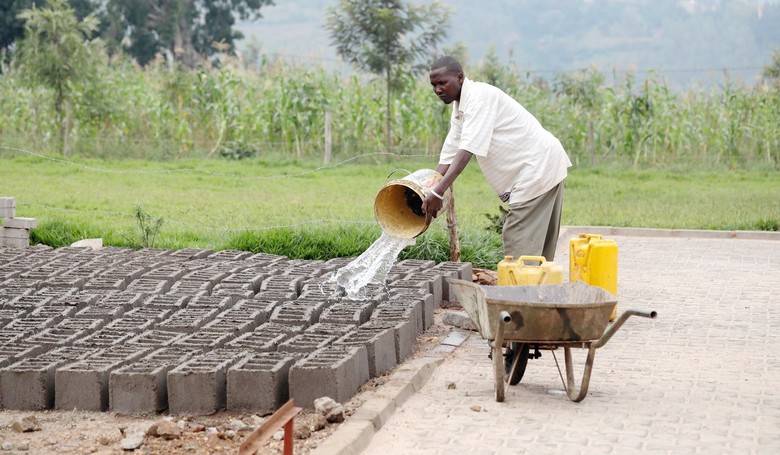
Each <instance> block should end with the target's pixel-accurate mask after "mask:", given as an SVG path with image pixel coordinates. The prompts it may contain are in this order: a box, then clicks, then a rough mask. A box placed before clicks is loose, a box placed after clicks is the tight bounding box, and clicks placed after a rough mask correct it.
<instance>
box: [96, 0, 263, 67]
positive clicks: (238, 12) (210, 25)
mask: <svg viewBox="0 0 780 455" xmlns="http://www.w3.org/2000/svg"><path fill="white" fill-rule="evenodd" d="M269 5H273V0H130V1H128V0H108V4H107V10H108V13H107V17H108V21H109V22H111V24H110V26H109V27H108V30H109V35H110V40H111V41H112V42H113V43H114V44H115V45H117V43H122V42H124V43H126V44H124V48H125V49H126V50H127V51H128V52H129V53H130V54H131V55H133V57H135V59H136V60H137V61H138V62H139V63H140V64H142V65H145V64H146V63H148V62H149V61H150V60H151V59H153V58H154V56H155V55H156V54H157V53H158V52H161V51H164V52H170V55H172V56H173V58H174V59H175V60H176V61H178V62H182V63H183V64H184V65H186V66H189V67H193V66H195V64H196V60H197V57H198V56H210V55H212V54H213V53H214V52H215V48H214V44H215V43H220V47H221V48H227V50H228V52H230V53H234V52H235V42H236V40H239V39H241V38H243V35H242V34H241V33H240V32H239V31H237V30H235V29H234V28H233V27H234V26H235V22H236V17H238V18H240V19H243V20H246V19H258V18H260V17H262V16H261V14H260V9H261V8H262V7H264V6H269Z"/></svg>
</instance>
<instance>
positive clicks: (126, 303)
mask: <svg viewBox="0 0 780 455" xmlns="http://www.w3.org/2000/svg"><path fill="white" fill-rule="evenodd" d="M144 298H145V296H144V295H143V294H139V293H133V292H117V293H116V294H111V295H107V296H105V297H103V298H102V299H100V300H98V301H97V302H96V304H98V305H114V306H121V307H123V308H124V309H125V310H129V309H131V308H136V307H139V306H141V305H142V304H143V302H144Z"/></svg>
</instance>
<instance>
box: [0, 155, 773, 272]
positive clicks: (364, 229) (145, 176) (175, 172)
mask: <svg viewBox="0 0 780 455" xmlns="http://www.w3.org/2000/svg"><path fill="white" fill-rule="evenodd" d="M433 164H434V161H433V159H432V160H431V161H430V162H425V161H412V160H395V161H392V162H386V163H371V164H352V163H350V164H348V165H344V166H340V167H335V168H328V169H323V170H317V169H316V168H317V164H312V163H295V162H289V161H288V162H273V163H272V162H266V161H261V160H245V161H240V162H236V161H224V160H179V161H169V162H152V161H97V160H83V159H82V160H78V165H73V164H68V163H62V162H52V161H47V160H44V159H41V158H32V157H16V158H5V159H0V195H9V196H15V197H16V198H17V216H28V217H35V218H37V219H38V220H39V227H38V228H37V229H35V230H34V231H33V238H34V240H35V241H36V242H39V243H45V244H48V245H52V246H61V245H67V244H70V243H71V242H73V241H76V240H78V239H81V238H85V237H103V239H104V243H106V244H109V245H118V246H138V245H140V243H141V239H140V232H139V229H138V227H137V220H136V218H135V211H136V208H137V207H138V206H141V207H142V208H143V210H144V211H145V212H147V213H148V214H150V215H151V216H154V217H162V218H163V220H164V222H163V225H162V228H161V230H160V234H159V237H158V239H157V242H156V246H159V247H166V248H182V247H188V246H197V247H209V248H217V249H223V248H238V249H245V250H252V251H265V252H270V253H277V254H285V255H288V256H291V257H301V258H328V257H335V256H352V255H356V254H359V253H360V252H362V251H363V250H364V249H365V248H366V247H367V246H368V245H370V243H371V242H372V241H373V240H374V239H375V238H376V237H377V236H378V235H379V229H378V228H377V226H376V224H375V223H374V220H373V212H372V206H373V197H374V194H375V193H376V191H377V190H378V189H379V188H380V187H381V185H382V183H383V182H384V181H385V179H386V178H387V175H388V173H390V171H392V170H394V169H400V168H403V169H417V168H421V167H431V166H433ZM401 172H402V171H401ZM778 195H780V178H778V173H777V172H776V171H730V172H726V171H718V172H689V171H662V170H647V171H629V170H625V169H608V168H597V169H585V170H582V169H575V170H572V172H571V174H570V176H569V178H568V180H567V184H566V192H565V203H564V213H563V223H564V224H568V225H611V226H643V227H662V228H663V227H665V228H693V229H729V230H731V229H747V230H754V229H755V230H777V229H778V224H780V198H778ZM456 204H457V211H458V212H457V214H458V220H459V225H460V228H461V234H462V237H463V255H464V259H465V260H471V261H472V262H475V263H476V264H479V265H482V266H489V265H494V264H495V262H496V261H497V260H498V259H499V258H500V256H501V241H500V238H499V236H498V235H496V234H494V233H490V232H488V230H487V229H486V228H487V226H488V224H489V220H488V219H487V217H486V216H485V214H487V213H497V212H498V205H499V201H498V199H497V198H496V197H495V195H493V194H492V192H491V190H490V188H489V187H488V185H487V183H486V182H485V181H484V178H483V177H482V175H481V173H480V172H479V169H478V167H477V166H476V165H475V163H472V164H471V165H470V166H469V168H467V170H466V171H465V173H464V175H463V176H461V178H459V180H458V182H457V184H456ZM447 242H448V241H447V237H446V233H445V231H444V227H443V223H442V222H441V221H439V222H437V223H436V225H435V226H434V227H433V228H432V229H430V230H429V232H428V233H427V234H426V235H425V236H424V237H423V238H421V239H419V240H418V242H417V245H415V246H413V247H410V248H408V249H407V250H405V252H404V256H405V257H429V258H433V259H438V260H444V259H446V257H447V251H448V250H447V248H448V247H447Z"/></svg>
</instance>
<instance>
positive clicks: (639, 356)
mask: <svg viewBox="0 0 780 455" xmlns="http://www.w3.org/2000/svg"><path fill="white" fill-rule="evenodd" d="M616 240H617V241H618V243H619V245H620V273H621V274H620V284H619V298H620V301H621V302H623V303H622V305H624V306H631V307H636V308H642V309H654V310H656V311H658V314H659V317H658V319H657V320H655V321H649V320H647V319H638V318H634V319H630V320H629V321H628V322H627V323H626V325H625V326H624V328H623V329H622V330H621V331H620V332H618V333H617V334H616V335H615V337H613V338H612V340H611V341H610V342H609V344H607V345H606V346H605V347H604V348H602V349H600V350H599V351H598V352H597V354H596V359H595V367H594V372H593V377H592V379H591V386H590V393H589V395H588V397H587V398H586V399H585V401H583V402H581V403H579V404H577V403H572V402H569V401H568V399H566V397H565V395H562V386H561V382H560V379H559V378H558V372H557V370H556V368H555V363H554V361H553V359H552V356H551V355H550V354H549V352H547V351H544V352H543V357H542V358H541V359H538V360H532V361H531V362H530V364H529V366H528V370H527V372H526V376H525V377H524V378H523V381H522V383H521V384H520V385H519V386H516V387H510V388H509V391H508V394H507V398H506V402H505V403H496V402H495V401H494V399H493V376H492V373H491V371H492V370H491V364H490V361H489V359H488V358H487V352H488V349H487V346H486V344H485V341H483V340H481V339H480V338H479V335H474V336H472V337H471V338H470V339H469V340H468V341H467V342H466V343H464V345H463V346H461V348H460V349H458V350H457V351H456V352H455V353H454V354H453V355H452V356H451V357H450V358H449V359H448V360H446V361H445V363H443V364H442V365H441V366H440V367H439V368H438V369H437V371H436V372H435V373H434V375H433V377H432V378H431V380H430V381H429V382H428V384H427V385H426V386H425V387H424V388H423V390H421V392H420V393H418V394H416V395H415V396H414V397H412V398H411V399H409V401H407V403H406V404H405V405H404V406H403V407H402V408H401V409H400V410H398V411H397V412H396V413H395V414H394V415H393V417H392V418H391V419H390V420H389V421H388V422H387V423H386V424H385V426H384V427H383V428H382V429H381V430H380V431H379V432H378V433H377V434H376V435H375V436H374V438H373V440H372V441H371V445H370V446H369V448H368V449H367V450H366V451H365V452H364V453H365V454H370V455H385V454H388V453H391V454H448V455H450V454H463V455H481V454H516V453H532V454H543V453H566V454H575V453H587V454H598V453H620V454H623V453H636V452H648V453H674V454H679V453H707V454H709V453H739V454H743V453H766V454H770V453H771V454H776V453H780V391H779V389H780V242H777V241H758V240H722V239H721V240H708V239H674V238H638V237H633V238H632V237H616ZM562 243H563V242H562ZM562 246H565V245H562ZM558 261H559V262H560V263H562V264H567V263H568V256H567V255H566V254H565V251H561V252H560V253H559V255H558ZM561 354H562V353H561ZM583 354H584V351H579V350H578V351H575V356H576V357H577V358H578V359H579V360H580V361H584V355H583ZM558 357H559V361H560V360H562V359H561V355H559V356H558ZM449 382H454V383H455V384H456V389H454V390H451V389H448V388H447V384H448V383H449ZM473 405H479V406H482V408H483V411H482V412H475V411H473V410H472V409H471V407H472V406H473Z"/></svg>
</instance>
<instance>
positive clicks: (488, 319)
mask: <svg viewBox="0 0 780 455" xmlns="http://www.w3.org/2000/svg"><path fill="white" fill-rule="evenodd" d="M449 283H450V289H451V290H452V291H453V292H454V294H455V299H456V300H457V301H458V302H459V303H460V304H461V306H462V307H463V309H464V310H466V312H467V313H468V314H469V317H471V319H472V321H474V323H475V325H476V326H477V328H478V329H479V332H480V334H481V335H482V337H483V338H485V339H488V340H494V339H495V336H496V333H497V331H498V324H499V323H500V321H501V318H500V316H499V315H500V313H501V312H502V311H506V312H508V313H509V314H510V315H511V316H512V320H511V321H510V322H508V323H506V324H505V326H504V336H503V338H504V340H507V341H522V342H545V341H547V342H577V341H592V340H597V339H599V338H600V337H601V336H602V335H603V334H604V330H605V329H606V327H607V324H608V323H609V317H610V315H611V314H612V310H613V308H614V307H615V305H617V300H616V299H615V297H614V296H613V295H611V294H610V293H608V292H606V291H605V290H603V289H601V288H598V287H595V286H589V285H587V284H584V283H580V282H575V283H566V284H549V285H539V286H480V285H477V284H474V283H471V282H468V281H463V280H454V279H451V280H449Z"/></svg>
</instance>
